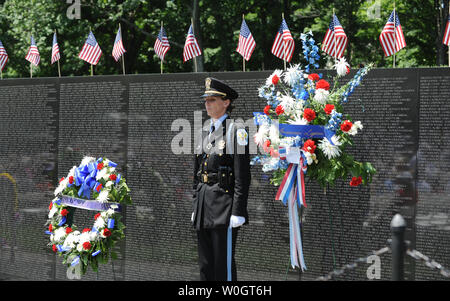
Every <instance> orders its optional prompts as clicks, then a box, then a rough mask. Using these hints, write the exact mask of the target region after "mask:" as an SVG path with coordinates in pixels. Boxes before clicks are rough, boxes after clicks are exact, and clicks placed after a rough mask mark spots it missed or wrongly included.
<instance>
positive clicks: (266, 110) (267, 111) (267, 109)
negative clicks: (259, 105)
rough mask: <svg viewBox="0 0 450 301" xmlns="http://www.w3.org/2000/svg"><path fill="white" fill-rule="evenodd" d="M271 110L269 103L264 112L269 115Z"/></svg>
mask: <svg viewBox="0 0 450 301" xmlns="http://www.w3.org/2000/svg"><path fill="white" fill-rule="evenodd" d="M269 111H270V106H269V105H267V106H265V107H264V114H266V115H269Z"/></svg>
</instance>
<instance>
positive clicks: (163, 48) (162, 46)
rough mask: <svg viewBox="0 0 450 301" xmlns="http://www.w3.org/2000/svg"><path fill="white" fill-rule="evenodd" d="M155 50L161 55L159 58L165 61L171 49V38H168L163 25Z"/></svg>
mask: <svg viewBox="0 0 450 301" xmlns="http://www.w3.org/2000/svg"><path fill="white" fill-rule="evenodd" d="M154 48H155V52H156V54H157V55H158V56H159V58H160V59H161V60H162V61H164V56H165V55H166V53H167V51H169V49H170V44H169V40H168V39H167V34H166V31H165V30H164V28H163V27H162V26H161V30H160V31H159V34H158V38H157V39H156V41H155V46H154Z"/></svg>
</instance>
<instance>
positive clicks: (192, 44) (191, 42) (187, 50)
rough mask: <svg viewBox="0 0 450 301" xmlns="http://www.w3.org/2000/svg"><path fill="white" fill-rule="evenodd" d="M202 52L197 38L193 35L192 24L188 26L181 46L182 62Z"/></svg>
mask: <svg viewBox="0 0 450 301" xmlns="http://www.w3.org/2000/svg"><path fill="white" fill-rule="evenodd" d="M201 54H202V51H201V50H200V47H199V46H198V43H197V39H196V38H195V36H194V31H193V30H192V25H191V26H189V31H188V35H187V37H186V42H185V43H184V48H183V63H184V62H186V61H188V60H190V59H191V58H193V57H196V56H199V55H201Z"/></svg>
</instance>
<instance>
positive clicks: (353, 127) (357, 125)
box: [348, 121, 363, 136]
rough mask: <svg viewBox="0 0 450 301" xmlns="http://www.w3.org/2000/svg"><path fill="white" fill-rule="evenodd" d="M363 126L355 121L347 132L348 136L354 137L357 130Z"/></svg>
mask: <svg viewBox="0 0 450 301" xmlns="http://www.w3.org/2000/svg"><path fill="white" fill-rule="evenodd" d="M362 128H363V125H362V123H361V121H356V122H355V123H353V125H352V128H351V129H350V130H349V131H348V134H349V135H352V136H355V135H356V134H357V133H358V130H360V129H362Z"/></svg>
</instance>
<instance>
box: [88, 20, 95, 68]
mask: <svg viewBox="0 0 450 301" xmlns="http://www.w3.org/2000/svg"><path fill="white" fill-rule="evenodd" d="M89 32H92V28H91V27H90V26H89ZM91 76H94V66H93V65H92V63H91Z"/></svg>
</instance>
